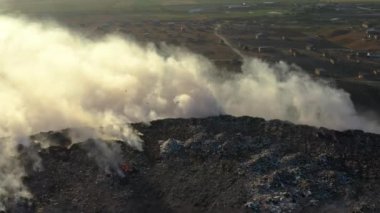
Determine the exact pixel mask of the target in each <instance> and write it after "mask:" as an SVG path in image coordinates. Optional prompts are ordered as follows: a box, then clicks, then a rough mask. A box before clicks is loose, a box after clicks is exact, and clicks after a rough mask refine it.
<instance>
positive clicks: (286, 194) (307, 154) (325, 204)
mask: <svg viewBox="0 0 380 213" xmlns="http://www.w3.org/2000/svg"><path fill="white" fill-rule="evenodd" d="M133 127H134V128H136V129H137V130H138V131H140V132H141V133H142V134H143V136H142V139H143V140H144V141H145V148H144V151H143V152H138V151H134V150H132V149H130V148H129V147H127V146H126V145H124V144H123V143H120V142H116V143H113V145H112V144H110V145H109V146H111V145H112V146H120V147H121V150H122V153H121V157H122V162H128V164H129V165H130V167H132V165H133V167H134V171H133V172H129V173H128V174H127V175H126V176H125V177H121V176H120V175H118V174H116V173H115V172H113V171H112V170H110V171H107V172H105V171H104V169H102V168H101V167H99V165H98V164H97V163H96V162H97V161H96V160H94V158H95V159H96V158H97V157H99V156H96V153H90V154H92V155H91V156H90V155H89V150H92V149H91V147H92V146H94V142H93V141H87V142H83V143H77V144H74V145H72V146H70V148H67V144H65V142H67V141H66V139H67V138H66V137H65V134H66V133H65V131H62V132H55V133H54V132H50V133H41V134H42V135H45V136H48V137H49V138H50V140H53V141H55V142H56V144H65V146H63V145H56V146H51V147H50V148H47V149H41V150H40V151H39V155H40V156H41V158H42V164H43V168H44V169H43V170H42V171H33V170H30V169H28V168H26V169H27V170H28V171H29V172H28V173H29V174H28V176H27V177H26V178H25V179H24V182H25V184H26V185H27V186H28V187H29V190H30V191H31V193H32V194H33V196H34V198H33V199H32V200H30V201H21V202H20V203H19V204H18V205H16V206H13V207H12V206H9V209H8V210H9V212H379V211H380V194H379V190H380V182H379V177H380V169H379V168H380V159H379V156H380V136H379V135H375V134H368V133H364V132H362V131H345V132H338V131H333V130H328V129H324V128H314V127H309V126H302V125H294V124H291V123H287V122H282V121H278V120H273V121H265V120H263V119H259V118H251V117H239V118H236V117H231V116H219V117H209V118H204V119H167V120H159V121H154V122H152V123H151V124H150V125H146V124H141V123H140V124H133ZM66 131H68V130H66ZM34 137H38V136H34ZM24 152H25V150H24ZM25 156H26V155H25Z"/></svg>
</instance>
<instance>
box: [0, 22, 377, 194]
mask: <svg viewBox="0 0 380 213" xmlns="http://www.w3.org/2000/svg"><path fill="white" fill-rule="evenodd" d="M242 70H243V72H242V73H241V74H236V75H232V76H228V78H223V77H221V76H220V74H221V72H218V70H217V69H216V68H215V66H214V65H212V63H210V62H209V61H208V60H206V59H205V58H203V57H201V56H199V55H195V54H192V53H189V52H186V51H184V50H181V49H178V48H173V47H167V46H165V45H162V46H160V47H159V48H157V47H155V46H154V45H148V46H141V45H138V44H137V43H136V42H133V41H132V40H128V39H123V38H120V37H117V36H109V37H106V38H104V39H102V40H97V41H92V40H88V39H85V38H82V37H80V36H78V35H75V34H73V33H70V32H69V31H67V30H65V29H62V28H60V27H57V26H54V25H51V24H40V23H30V22H28V21H26V20H23V19H20V18H10V17H0V100H1V105H0V106H1V110H0V111H1V114H0V138H3V139H2V141H1V144H0V145H1V149H0V156H1V157H0V170H1V172H0V178H1V180H0V200H4V198H5V197H15V198H17V197H25V196H27V195H28V193H27V190H26V189H25V188H24V186H23V184H22V181H21V178H22V176H23V175H24V172H23V170H22V169H21V167H20V165H19V161H17V150H16V146H17V144H20V143H22V144H27V143H28V136H29V135H30V134H33V133H38V132H41V131H48V130H60V129H64V128H67V127H76V128H78V129H81V128H83V129H90V130H91V131H83V132H81V133H80V134H78V138H76V139H75V140H78V141H80V140H84V139H86V138H101V139H103V140H108V139H118V140H123V141H127V142H128V143H129V144H130V145H132V146H134V147H135V148H137V149H140V150H141V148H142V143H141V140H140V139H139V136H138V135H137V134H136V133H135V132H134V131H133V130H132V129H131V128H129V127H128V126H127V125H126V124H127V123H128V122H140V121H143V122H148V121H150V120H154V119H159V118H167V117H203V116H211V115H218V114H223V113H226V114H232V115H250V116H259V117H264V118H267V119H283V120H289V121H292V122H295V123H302V124H310V125H315V126H324V127H329V128H333V129H339V130H343V129H352V128H354V129H363V130H366V131H372V132H378V133H379V132H380V128H379V126H378V125H377V124H376V123H374V122H372V121H370V120H368V119H366V118H364V117H362V116H360V115H358V113H357V112H356V111H355V109H354V107H353V104H352V102H351V100H350V97H349V95H348V94H347V93H346V92H344V91H342V90H337V89H334V88H331V87H329V86H327V85H326V84H324V83H321V82H315V81H313V80H312V79H310V78H309V77H308V76H306V75H304V74H301V73H300V72H299V69H298V68H296V67H293V66H288V65H286V64H285V63H278V64H275V65H269V64H267V63H264V62H262V61H260V60H258V59H246V60H245V61H244V65H243V67H242ZM94 153H95V152H94ZM108 155H110V153H104V156H108Z"/></svg>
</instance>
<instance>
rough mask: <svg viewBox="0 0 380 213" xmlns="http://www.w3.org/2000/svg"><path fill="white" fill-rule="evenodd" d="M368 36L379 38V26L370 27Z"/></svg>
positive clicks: (367, 32)
mask: <svg viewBox="0 0 380 213" xmlns="http://www.w3.org/2000/svg"><path fill="white" fill-rule="evenodd" d="M366 34H367V37H368V38H369V39H376V40H377V39H379V36H380V29H378V28H370V29H368V30H367V31H366Z"/></svg>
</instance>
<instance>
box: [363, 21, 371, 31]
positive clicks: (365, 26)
mask: <svg viewBox="0 0 380 213" xmlns="http://www.w3.org/2000/svg"><path fill="white" fill-rule="evenodd" d="M362 27H363V28H365V29H368V28H370V27H371V25H370V24H369V23H368V22H364V23H362Z"/></svg>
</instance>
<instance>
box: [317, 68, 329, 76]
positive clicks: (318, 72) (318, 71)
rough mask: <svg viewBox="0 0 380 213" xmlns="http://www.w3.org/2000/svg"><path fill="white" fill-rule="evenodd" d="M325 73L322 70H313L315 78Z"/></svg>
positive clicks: (324, 70)
mask: <svg viewBox="0 0 380 213" xmlns="http://www.w3.org/2000/svg"><path fill="white" fill-rule="evenodd" d="M326 72H327V71H326V69H324V68H315V70H314V74H315V75H317V76H320V75H322V74H324V73H326Z"/></svg>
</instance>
